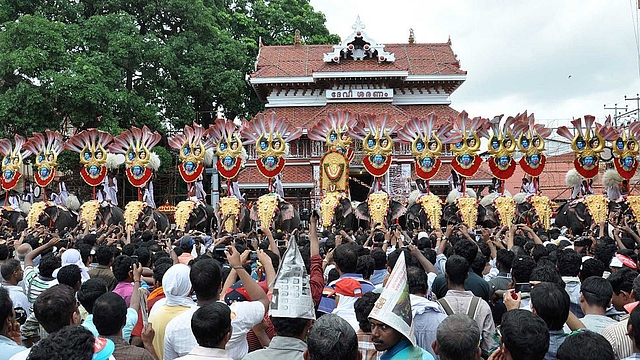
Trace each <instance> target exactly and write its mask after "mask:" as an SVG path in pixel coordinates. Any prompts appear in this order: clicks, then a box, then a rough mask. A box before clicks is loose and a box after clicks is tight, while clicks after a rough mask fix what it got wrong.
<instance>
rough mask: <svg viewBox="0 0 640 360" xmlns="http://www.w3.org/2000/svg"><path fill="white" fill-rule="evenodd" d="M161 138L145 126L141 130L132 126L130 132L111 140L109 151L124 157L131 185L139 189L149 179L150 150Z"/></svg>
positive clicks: (151, 172) (150, 172)
mask: <svg viewBox="0 0 640 360" xmlns="http://www.w3.org/2000/svg"><path fill="white" fill-rule="evenodd" d="M161 138H162V137H161V136H160V134H158V132H157V131H154V132H151V130H149V128H148V127H147V126H146V125H145V126H143V127H142V129H139V128H137V127H135V126H133V127H132V128H131V130H127V131H124V132H122V133H121V134H120V135H118V136H116V137H115V138H114V139H113V143H112V144H111V145H110V146H109V151H111V152H112V153H114V154H121V155H124V156H125V164H126V167H127V171H126V173H127V178H128V179H129V182H130V183H131V185H133V186H135V187H137V188H139V187H142V186H144V184H146V183H147V182H148V181H149V179H151V175H153V171H152V169H150V168H149V167H150V166H149V165H150V159H151V149H152V148H153V147H154V146H156V145H157V144H158V143H159V142H160V139H161ZM153 170H157V168H155V169H153Z"/></svg>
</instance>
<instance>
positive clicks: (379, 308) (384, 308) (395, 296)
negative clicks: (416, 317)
mask: <svg viewBox="0 0 640 360" xmlns="http://www.w3.org/2000/svg"><path fill="white" fill-rule="evenodd" d="M369 318H371V319H375V320H378V321H380V322H383V323H385V324H386V325H387V326H390V327H392V328H393V329H395V330H396V331H398V332H399V333H400V334H402V335H403V336H404V337H406V338H407V339H408V340H409V341H411V344H412V345H414V346H415V345H416V339H415V337H414V335H413V326H412V324H413V315H412V313H411V300H410V298H409V284H408V283H407V266H406V263H405V259H404V252H402V253H400V257H399V258H398V261H397V262H396V265H395V266H394V267H393V271H392V272H391V275H390V276H389V280H388V281H387V284H386V286H385V287H384V289H383V290H382V294H380V297H379V298H378V300H377V301H376V304H375V305H374V307H373V310H371V313H370V314H369Z"/></svg>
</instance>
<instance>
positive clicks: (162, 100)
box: [0, 0, 340, 137]
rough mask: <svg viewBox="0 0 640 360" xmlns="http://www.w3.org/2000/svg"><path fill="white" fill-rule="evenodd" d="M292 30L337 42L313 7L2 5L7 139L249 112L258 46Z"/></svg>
mask: <svg viewBox="0 0 640 360" xmlns="http://www.w3.org/2000/svg"><path fill="white" fill-rule="evenodd" d="M295 29H298V30H300V32H301V36H302V40H303V42H305V43H308V44H319V43H326V44H333V43H337V42H339V40H340V39H339V37H338V36H336V35H332V34H330V33H329V31H328V30H327V28H326V27H325V17H324V15H323V14H322V13H320V12H316V11H314V10H313V7H312V6H311V5H310V4H309V2H308V0H271V1H266V0H239V1H229V0H191V1H187V0H157V1H154V2H147V1H140V0H132V1H131V0H130V1H124V0H79V1H62V0H0V119H2V121H1V122H0V137H7V136H11V135H12V134H13V133H18V134H21V135H24V136H30V134H31V132H32V131H36V132H42V131H44V129H46V128H50V129H58V130H65V129H71V128H78V129H84V128H91V127H98V128H100V129H103V130H108V131H110V132H112V133H114V134H117V133H119V132H120V131H121V130H122V129H126V128H129V127H130V126H132V125H136V126H142V125H147V126H149V127H150V128H152V129H157V130H159V131H160V132H162V133H164V132H166V131H168V130H170V129H172V128H180V127H182V126H183V125H184V124H188V123H191V122H192V121H194V120H195V119H197V120H198V122H200V123H202V124H204V125H205V126H206V125H207V124H209V123H211V122H212V121H213V120H214V119H215V118H216V117H217V111H218V109H220V108H222V109H224V112H225V115H226V116H227V117H228V118H233V117H235V116H244V117H251V116H253V115H254V114H255V113H256V112H258V111H259V110H261V108H262V104H260V103H259V102H258V101H257V98H256V96H255V94H254V93H253V91H252V90H251V88H250V86H249V85H248V83H247V81H246V76H247V74H249V73H251V72H252V71H253V66H254V62H255V59H256V56H257V54H258V39H262V42H263V43H264V44H265V45H278V44H292V43H293V36H294V35H293V34H294V30H295Z"/></svg>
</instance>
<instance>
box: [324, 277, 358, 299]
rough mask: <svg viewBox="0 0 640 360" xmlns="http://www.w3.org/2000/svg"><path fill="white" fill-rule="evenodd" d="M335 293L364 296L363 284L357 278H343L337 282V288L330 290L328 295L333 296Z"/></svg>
mask: <svg viewBox="0 0 640 360" xmlns="http://www.w3.org/2000/svg"><path fill="white" fill-rule="evenodd" d="M335 294H338V295H343V296H351V297H360V296H362V285H360V282H359V281H358V280H356V279H352V278H343V279H340V280H338V282H336V284H335V289H334V290H333V291H332V292H330V293H329V294H328V296H333V295H335Z"/></svg>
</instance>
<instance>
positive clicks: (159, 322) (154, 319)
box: [149, 305, 189, 359]
mask: <svg viewBox="0 0 640 360" xmlns="http://www.w3.org/2000/svg"><path fill="white" fill-rule="evenodd" d="M187 310H189V307H188V306H167V305H162V307H161V308H160V309H158V310H157V311H154V312H152V313H151V314H150V315H149V322H150V323H151V324H152V326H153V330H154V331H155V332H156V335H155V337H154V338H153V348H154V349H155V350H156V354H157V355H158V358H159V359H163V358H164V331H165V329H166V328H167V324H168V323H169V321H171V320H172V319H173V318H175V317H176V316H178V315H180V314H182V313H183V312H185V311H187Z"/></svg>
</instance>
